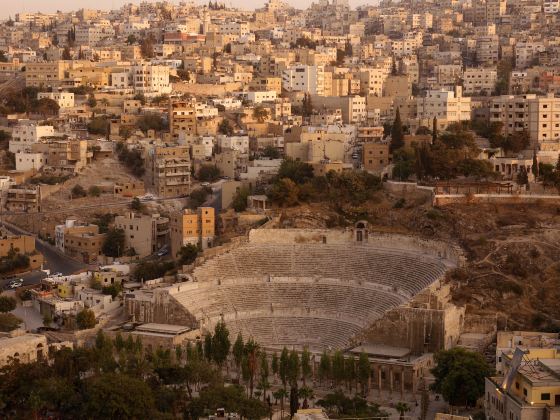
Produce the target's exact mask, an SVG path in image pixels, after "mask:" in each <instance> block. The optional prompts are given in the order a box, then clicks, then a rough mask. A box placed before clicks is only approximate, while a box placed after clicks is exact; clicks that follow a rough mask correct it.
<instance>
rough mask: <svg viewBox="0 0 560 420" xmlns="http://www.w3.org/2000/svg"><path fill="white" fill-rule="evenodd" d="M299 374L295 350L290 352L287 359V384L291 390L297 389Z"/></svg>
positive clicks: (297, 356)
mask: <svg viewBox="0 0 560 420" xmlns="http://www.w3.org/2000/svg"><path fill="white" fill-rule="evenodd" d="M299 374H300V362H299V355H298V352H297V351H296V350H292V351H291V352H290V358H289V359H288V382H289V383H290V386H291V387H292V388H297V384H298V379H299Z"/></svg>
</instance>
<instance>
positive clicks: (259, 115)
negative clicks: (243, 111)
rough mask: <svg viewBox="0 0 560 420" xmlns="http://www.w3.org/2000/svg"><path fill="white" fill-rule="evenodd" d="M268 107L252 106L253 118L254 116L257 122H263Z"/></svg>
mask: <svg viewBox="0 0 560 420" xmlns="http://www.w3.org/2000/svg"><path fill="white" fill-rule="evenodd" d="M268 115H269V113H268V109H266V108H265V107H263V106H262V105H257V106H256V107H255V108H253V118H255V119H256V120H257V121H258V122H259V123H263V122H265V120H266V119H267V118H268Z"/></svg>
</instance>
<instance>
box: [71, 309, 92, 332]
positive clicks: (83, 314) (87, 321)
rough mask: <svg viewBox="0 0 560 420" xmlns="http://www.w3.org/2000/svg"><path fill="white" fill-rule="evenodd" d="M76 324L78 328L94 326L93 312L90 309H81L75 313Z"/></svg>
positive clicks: (84, 328)
mask: <svg viewBox="0 0 560 420" xmlns="http://www.w3.org/2000/svg"><path fill="white" fill-rule="evenodd" d="M76 324H77V325H78V328H79V329H80V330H87V329H90V328H93V327H95V324H96V320H95V314H94V313H93V311H92V310H91V309H87V308H86V309H82V310H81V311H80V312H78V314H77V315H76Z"/></svg>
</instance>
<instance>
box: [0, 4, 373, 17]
mask: <svg viewBox="0 0 560 420" xmlns="http://www.w3.org/2000/svg"><path fill="white" fill-rule="evenodd" d="M154 1H155V0H154ZM179 1H180V0H173V2H174V3H179ZM311 1H312V0H288V2H289V3H291V4H293V5H295V6H297V7H300V8H302V7H305V6H307V5H309V4H310V3H311ZM131 2H132V3H140V0H0V17H1V18H7V17H8V16H14V15H15V14H16V13H18V12H22V11H23V12H36V11H41V12H55V11H56V10H63V11H68V10H78V9H81V8H82V7H85V8H91V9H94V8H95V9H103V10H104V9H107V10H108V9H112V8H119V7H120V6H122V5H123V4H127V3H131ZM197 2H198V3H204V0H198V1H197ZM369 2H371V0H370V1H368V0H362V1H358V0H356V2H354V1H351V2H350V3H351V4H352V5H354V6H355V5H356V4H358V3H359V4H363V3H369ZM230 3H232V4H233V5H235V6H240V7H244V8H254V7H262V5H264V3H265V0H226V4H230Z"/></svg>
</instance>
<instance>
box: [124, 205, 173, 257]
mask: <svg viewBox="0 0 560 420" xmlns="http://www.w3.org/2000/svg"><path fill="white" fill-rule="evenodd" d="M114 224H115V227H116V228H117V229H122V230H123V231H124V235H125V236H124V238H125V241H124V243H125V247H126V250H127V251H128V250H130V251H132V250H134V255H137V256H138V257H140V258H144V257H147V256H149V255H151V254H153V253H155V252H157V251H158V250H159V249H161V248H162V247H163V246H164V245H165V244H166V243H167V240H168V236H169V219H168V218H166V217H161V216H160V215H159V214H152V215H143V214H136V213H133V212H130V213H127V214H125V215H124V216H117V217H115V222H114ZM130 253H132V252H130Z"/></svg>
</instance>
